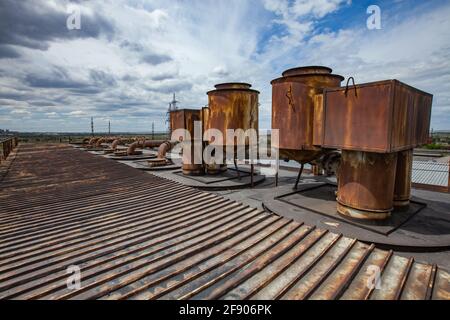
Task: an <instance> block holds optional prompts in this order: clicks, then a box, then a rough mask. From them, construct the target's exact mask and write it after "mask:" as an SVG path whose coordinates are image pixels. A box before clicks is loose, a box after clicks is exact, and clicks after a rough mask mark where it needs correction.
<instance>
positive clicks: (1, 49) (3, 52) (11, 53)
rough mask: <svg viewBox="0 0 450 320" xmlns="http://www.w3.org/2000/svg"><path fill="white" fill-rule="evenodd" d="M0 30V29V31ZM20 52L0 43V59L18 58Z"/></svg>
mask: <svg viewBox="0 0 450 320" xmlns="http://www.w3.org/2000/svg"><path fill="white" fill-rule="evenodd" d="M0 32H1V31H0ZM18 57H20V54H19V53H18V52H17V51H16V50H14V49H13V48H11V47H10V46H3V45H0V59H6V58H18Z"/></svg>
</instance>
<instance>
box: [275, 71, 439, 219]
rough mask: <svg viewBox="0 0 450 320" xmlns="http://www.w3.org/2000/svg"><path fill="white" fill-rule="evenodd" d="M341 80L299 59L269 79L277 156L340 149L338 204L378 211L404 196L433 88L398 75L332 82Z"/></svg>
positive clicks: (371, 214) (376, 215) (346, 210)
mask: <svg viewBox="0 0 450 320" xmlns="http://www.w3.org/2000/svg"><path fill="white" fill-rule="evenodd" d="M342 80H343V78H342V77H341V76H335V75H332V74H331V69H329V68H326V67H302V68H295V69H291V70H288V71H285V72H284V73H283V78H280V79H276V80H274V81H272V85H273V102H272V108H273V109H272V128H274V129H279V130H280V145H279V149H280V156H281V157H283V156H284V157H288V158H289V159H293V160H297V161H299V162H300V163H306V162H310V161H312V160H314V159H317V158H318V157H320V156H321V154H323V153H324V152H328V151H329V150H333V149H334V150H335V149H338V150H342V159H341V163H340V166H339V169H338V196H337V201H338V208H337V210H338V212H339V213H341V214H343V215H347V216H351V217H354V218H361V219H385V218H387V217H389V216H390V213H391V211H392V210H393V207H394V205H395V206H400V207H401V206H407V205H408V204H409V197H410V192H411V171H412V170H411V167H412V149H413V148H414V147H416V146H419V145H421V144H424V143H426V142H427V138H428V132H429V126H430V115H431V104H432V95H430V94H428V93H425V92H423V91H420V90H417V89H415V88H413V87H411V86H408V85H406V84H403V83H401V82H399V81H397V80H387V81H379V82H374V83H367V84H362V85H358V86H352V87H348V85H347V86H346V87H339V85H340V82H341V81H342Z"/></svg>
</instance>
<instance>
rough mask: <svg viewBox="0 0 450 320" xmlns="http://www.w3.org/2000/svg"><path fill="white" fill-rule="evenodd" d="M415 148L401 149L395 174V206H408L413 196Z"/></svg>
mask: <svg viewBox="0 0 450 320" xmlns="http://www.w3.org/2000/svg"><path fill="white" fill-rule="evenodd" d="M412 163H413V150H412V149H411V150H405V151H401V152H399V153H398V155H397V171H396V175H395V188H394V207H399V208H406V207H408V205H409V199H410V197H411V176H412Z"/></svg>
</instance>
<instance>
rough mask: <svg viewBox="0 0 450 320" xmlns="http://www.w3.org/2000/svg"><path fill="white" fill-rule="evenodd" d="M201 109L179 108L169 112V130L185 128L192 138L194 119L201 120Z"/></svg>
mask: <svg viewBox="0 0 450 320" xmlns="http://www.w3.org/2000/svg"><path fill="white" fill-rule="evenodd" d="M200 115H201V110H197V109H179V110H174V111H171V112H170V130H171V132H173V131H174V130H177V129H186V130H187V131H189V133H190V135H191V139H193V138H194V121H201V118H200Z"/></svg>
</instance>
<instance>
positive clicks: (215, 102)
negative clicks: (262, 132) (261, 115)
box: [202, 82, 259, 174]
mask: <svg viewBox="0 0 450 320" xmlns="http://www.w3.org/2000/svg"><path fill="white" fill-rule="evenodd" d="M214 87H215V88H216V89H215V90H212V91H209V92H208V93H207V95H208V108H203V110H202V122H203V128H204V131H205V132H207V133H208V130H209V129H217V130H219V131H220V132H222V137H223V140H222V142H219V141H215V139H216V137H214V136H213V135H208V134H206V139H207V141H206V143H207V144H211V143H214V144H215V145H216V146H218V147H219V148H220V146H222V147H223V151H224V155H225V152H226V148H227V146H233V145H234V146H235V149H234V151H235V155H234V157H235V158H236V150H237V148H238V147H244V148H245V147H247V151H248V147H249V146H250V143H251V141H250V140H249V139H248V138H246V139H244V140H243V141H241V140H239V139H235V138H233V139H228V138H227V130H239V129H240V130H243V131H244V132H245V131H247V130H249V129H254V130H255V132H256V138H257V135H258V106H259V104H258V97H259V91H257V90H254V89H251V84H248V83H240V82H234V83H221V84H217V85H215V86H214ZM254 143H255V144H257V141H254ZM254 147H256V146H254ZM224 160H225V159H224ZM235 165H236V162H235ZM206 170H207V172H208V173H210V174H215V173H220V172H222V171H224V170H226V164H225V161H224V164H221V165H220V164H208V165H207V166H206Z"/></svg>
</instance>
